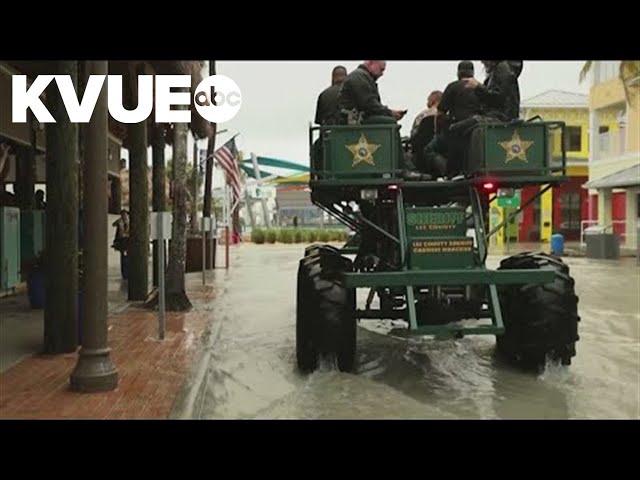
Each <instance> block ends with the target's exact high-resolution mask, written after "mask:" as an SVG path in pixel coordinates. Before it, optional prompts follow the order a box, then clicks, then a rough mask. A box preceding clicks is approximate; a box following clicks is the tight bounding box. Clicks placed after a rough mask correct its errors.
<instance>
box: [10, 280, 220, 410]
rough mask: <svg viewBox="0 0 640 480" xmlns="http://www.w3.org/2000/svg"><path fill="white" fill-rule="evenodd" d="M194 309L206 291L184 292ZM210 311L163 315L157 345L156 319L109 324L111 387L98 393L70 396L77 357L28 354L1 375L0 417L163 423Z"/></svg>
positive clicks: (149, 315)
mask: <svg viewBox="0 0 640 480" xmlns="http://www.w3.org/2000/svg"><path fill="white" fill-rule="evenodd" d="M189 298H190V299H191V300H192V301H193V302H194V304H195V305H202V304H204V303H206V302H208V301H210V300H212V299H213V288H212V287H207V288H206V289H204V290H203V289H198V290H196V291H190V292H189ZM210 315H211V312H207V311H203V310H201V309H198V308H197V307H196V308H194V310H192V311H190V312H187V313H174V312H168V313H167V316H166V326H167V328H166V333H165V340H164V341H162V342H161V341H159V340H157V338H158V321H157V314H156V312H152V311H148V310H144V309H141V308H136V307H129V308H128V309H127V310H125V311H124V312H122V313H119V314H115V315H112V316H110V317H109V318H108V324H109V346H110V347H111V358H112V360H113V362H114V363H115V365H116V368H117V369H118V375H119V383H118V388H116V389H115V390H114V391H111V392H105V393H77V392H72V391H71V390H70V389H69V375H70V374H71V372H72V371H73V368H74V366H75V364H76V361H77V353H73V354H67V355H34V356H32V357H28V358H26V359H24V360H23V361H21V362H20V363H18V364H16V365H14V366H13V367H11V368H10V369H9V370H7V371H6V372H4V373H3V374H1V375H0V418H5V419H6V418H16V419H29V418H30V419H33V418H38V419H63V418H78V419H80V418H83V419H114V418H127V419H139V418H148V419H150V418H167V417H168V416H169V413H170V412H171V408H172V406H173V402H174V401H175V399H176V396H177V394H178V392H179V391H180V388H181V386H182V384H183V382H184V380H185V378H186V375H187V374H188V371H189V368H190V366H191V364H192V362H193V361H194V357H195V354H196V353H197V350H198V346H199V342H197V341H195V340H197V339H199V338H200V337H201V335H202V334H203V333H204V331H205V328H206V326H207V323H208V322H209V321H210Z"/></svg>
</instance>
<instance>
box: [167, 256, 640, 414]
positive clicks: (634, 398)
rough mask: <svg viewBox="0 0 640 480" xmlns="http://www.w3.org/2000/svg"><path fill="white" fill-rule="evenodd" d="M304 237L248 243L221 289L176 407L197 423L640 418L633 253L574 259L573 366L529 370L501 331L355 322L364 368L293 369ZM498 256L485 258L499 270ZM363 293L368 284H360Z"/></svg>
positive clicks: (638, 281)
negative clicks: (392, 332) (412, 331)
mask: <svg viewBox="0 0 640 480" xmlns="http://www.w3.org/2000/svg"><path fill="white" fill-rule="evenodd" d="M303 250H304V247H303V246H301V245H262V246H258V245H252V244H248V245H243V246H240V247H235V248H234V249H232V253H231V269H230V270H228V271H224V270H215V271H214V273H213V275H212V276H211V277H210V278H209V282H212V283H213V284H214V285H215V287H216V289H217V291H218V295H217V298H216V300H215V301H214V302H212V304H211V305H210V306H209V308H210V309H211V311H212V319H213V320H212V323H211V326H210V331H209V332H208V335H207V337H206V339H205V344H204V345H203V353H202V357H201V359H200V361H199V362H198V364H196V365H195V366H194V370H193V374H192V378H191V379H190V381H189V382H188V385H187V386H186V387H185V389H184V391H183V392H182V395H181V397H180V398H179V400H178V402H177V403H176V406H175V408H174V412H173V415H172V416H173V417H175V418H202V419H246V418H257V419H272V418H276V419H307V418H327V419H329V418H337V419H363V418H364V419H378V418H380V419H383V418H384V419H387V418H396V419H397V418H428V419H476V418H482V419H485V418H486V419H490V418H510V419H521V418H525V419H566V418H578V419H584V418H616V419H619V418H620V419H629V418H631V419H638V418H640V300H639V292H640V268H639V267H638V266H637V265H636V260H635V259H633V258H623V259H621V260H615V261H614V260H591V259H586V258H568V259H566V261H567V263H568V264H569V265H570V267H571V273H572V275H573V276H574V278H575V279H576V293H577V294H578V296H579V297H580V302H579V314H580V316H581V322H580V324H579V335H580V341H579V342H578V344H577V356H576V357H574V358H573V363H572V365H571V366H569V367H563V366H561V365H556V364H549V365H547V367H546V369H545V371H544V372H543V373H542V374H537V375H536V374H532V373H523V372H521V371H519V370H517V369H514V368H512V367H510V366H508V365H505V364H504V363H503V362H501V361H500V360H499V359H498V358H496V356H495V353H494V352H495V338H494V337H491V336H470V337H466V338H464V339H462V340H455V341H454V340H451V341H448V340H447V341H436V340H432V339H430V338H428V337H425V338H413V339H399V338H395V337H390V336H388V335H385V334H382V333H380V332H383V331H385V329H388V328H387V327H388V326H389V325H388V323H386V322H376V321H374V323H373V325H372V326H367V325H371V324H369V323H367V322H362V323H361V325H362V326H361V327H360V328H358V364H359V366H358V371H357V373H356V374H347V373H341V372H339V371H337V370H336V369H335V368H333V366H331V365H323V366H322V367H321V369H320V370H319V371H317V372H315V373H313V374H311V375H307V376H304V375H301V374H299V373H298V371H297V369H296V365H295V292H296V290H295V287H296V270H297V264H298V260H299V258H300V256H301V255H302V253H303ZM499 260H500V257H489V262H488V263H489V266H490V267H495V266H496V265H497V263H498V262H499ZM363 294H364V295H365V296H366V291H363Z"/></svg>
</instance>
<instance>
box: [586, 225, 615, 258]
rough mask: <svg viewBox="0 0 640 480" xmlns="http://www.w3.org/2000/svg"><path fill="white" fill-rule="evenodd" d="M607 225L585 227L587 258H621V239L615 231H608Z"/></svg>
mask: <svg viewBox="0 0 640 480" xmlns="http://www.w3.org/2000/svg"><path fill="white" fill-rule="evenodd" d="M606 230H607V229H606V227H601V226H599V225H598V226H594V227H589V228H587V229H585V231H584V235H585V241H586V243H587V258H606V259H617V258H620V239H619V237H618V235H617V234H615V233H607V231H606Z"/></svg>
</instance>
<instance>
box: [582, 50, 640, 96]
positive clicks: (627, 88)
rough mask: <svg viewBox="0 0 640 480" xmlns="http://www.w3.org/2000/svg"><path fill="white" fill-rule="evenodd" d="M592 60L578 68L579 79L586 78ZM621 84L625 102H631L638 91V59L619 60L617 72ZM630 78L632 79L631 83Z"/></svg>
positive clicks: (639, 70)
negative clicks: (618, 70) (580, 68)
mask: <svg viewBox="0 0 640 480" xmlns="http://www.w3.org/2000/svg"><path fill="white" fill-rule="evenodd" d="M593 64H594V61H593V60H588V61H586V62H585V63H584V65H583V66H582V70H580V81H581V82H582V81H584V79H585V78H587V74H588V73H589V72H590V71H591V69H592V68H593ZM618 77H619V78H620V81H621V82H622V85H623V86H624V93H625V96H626V97H627V103H629V104H632V103H633V101H634V100H635V97H636V95H638V91H640V81H638V78H639V77H640V60H623V61H621V62H620V72H619V74H618ZM632 80H633V81H634V82H633V83H632Z"/></svg>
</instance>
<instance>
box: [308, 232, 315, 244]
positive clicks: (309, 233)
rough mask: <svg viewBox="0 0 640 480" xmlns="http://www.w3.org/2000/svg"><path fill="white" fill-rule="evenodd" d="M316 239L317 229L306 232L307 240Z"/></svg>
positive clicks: (311, 241)
mask: <svg viewBox="0 0 640 480" xmlns="http://www.w3.org/2000/svg"><path fill="white" fill-rule="evenodd" d="M317 240H318V232H317V230H309V231H308V232H307V242H309V243H313V242H315V241H317Z"/></svg>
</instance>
